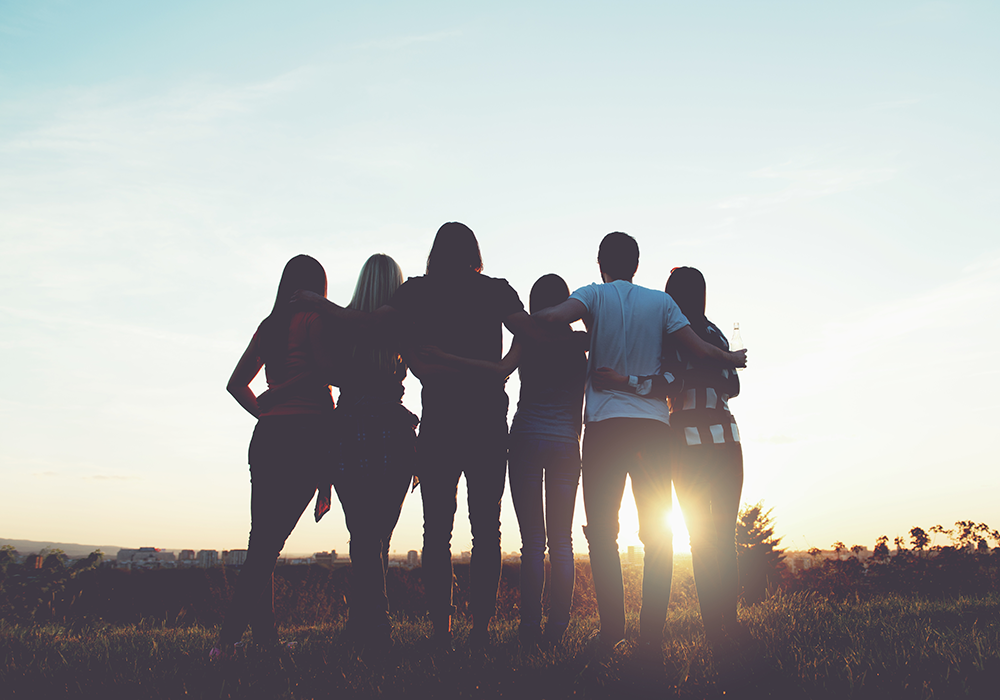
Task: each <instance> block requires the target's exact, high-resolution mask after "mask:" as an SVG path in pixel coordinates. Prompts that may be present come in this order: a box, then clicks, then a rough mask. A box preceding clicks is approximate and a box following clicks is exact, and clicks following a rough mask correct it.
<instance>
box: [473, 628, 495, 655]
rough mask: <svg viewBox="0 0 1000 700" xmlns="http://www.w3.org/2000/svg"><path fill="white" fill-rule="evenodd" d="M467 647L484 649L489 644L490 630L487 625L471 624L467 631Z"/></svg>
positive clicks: (475, 649) (476, 649)
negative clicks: (470, 629) (469, 630)
mask: <svg viewBox="0 0 1000 700" xmlns="http://www.w3.org/2000/svg"><path fill="white" fill-rule="evenodd" d="M468 645H469V648H470V649H472V650H473V651H485V650H486V649H488V648H489V646H490V630H489V628H488V627H476V626H475V625H473V627H472V631H471V632H469V641H468Z"/></svg>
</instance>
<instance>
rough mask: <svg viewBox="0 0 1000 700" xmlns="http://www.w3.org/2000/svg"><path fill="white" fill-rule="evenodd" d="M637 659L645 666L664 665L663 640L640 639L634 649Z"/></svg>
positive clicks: (658, 666) (655, 666)
mask: <svg viewBox="0 0 1000 700" xmlns="http://www.w3.org/2000/svg"><path fill="white" fill-rule="evenodd" d="M633 654H634V655H635V658H636V660H637V661H638V662H639V663H640V664H641V665H642V666H643V667H645V668H662V667H663V642H662V641H660V640H645V639H640V640H639V641H638V642H636V644H635V649H634V651H633Z"/></svg>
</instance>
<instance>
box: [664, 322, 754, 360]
mask: <svg viewBox="0 0 1000 700" xmlns="http://www.w3.org/2000/svg"><path fill="white" fill-rule="evenodd" d="M670 337H671V338H673V339H674V340H676V341H677V342H678V343H680V345H682V346H683V347H684V349H685V350H687V351H688V352H689V353H691V355H692V356H693V357H695V358H697V359H709V360H717V361H718V362H720V363H722V364H725V365H733V366H734V367H746V366H747V351H746V349H743V350H737V351H735V352H728V351H726V350H723V349H722V348H717V347H715V346H714V345H712V344H711V343H706V342H705V341H704V340H702V339H701V338H699V337H698V334H697V333H695V332H694V331H693V330H691V326H684V327H683V328H681V329H680V330H677V331H674V332H673V333H671V334H670Z"/></svg>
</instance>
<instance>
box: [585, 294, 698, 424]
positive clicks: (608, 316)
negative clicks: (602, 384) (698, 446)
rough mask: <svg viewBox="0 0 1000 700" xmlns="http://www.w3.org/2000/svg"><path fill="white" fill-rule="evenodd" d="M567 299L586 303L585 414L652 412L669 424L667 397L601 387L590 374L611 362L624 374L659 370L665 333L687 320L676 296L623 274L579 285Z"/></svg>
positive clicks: (596, 417) (589, 418)
mask: <svg viewBox="0 0 1000 700" xmlns="http://www.w3.org/2000/svg"><path fill="white" fill-rule="evenodd" d="M570 299H576V300H578V301H580V302H581V303H582V304H583V305H584V306H585V307H587V311H586V312H585V313H584V315H583V322H584V323H585V324H586V326H587V330H588V331H590V360H589V363H588V366H587V375H588V376H587V404H586V410H585V411H584V420H585V421H586V422H587V423H596V422H598V421H602V420H607V419H608V418H651V419H653V420H658V421H660V422H662V423H667V424H668V425H669V424H670V411H669V410H668V408H667V402H666V401H656V400H653V399H648V398H645V397H642V396H637V395H636V394H635V392H634V391H633V390H632V389H628V390H627V391H599V390H597V389H595V388H594V387H593V386H591V384H590V374H591V373H592V372H593V371H594V370H596V369H597V368H598V367H610V368H611V369H613V370H615V371H616V372H618V373H619V374H624V375H625V376H629V375H635V376H637V377H641V376H648V375H652V374H660V373H661V370H660V358H661V356H662V355H663V338H664V336H665V335H666V334H669V333H673V332H675V331H678V330H680V329H681V328H683V327H684V326H687V325H689V324H688V320H687V318H685V316H684V314H682V313H681V310H680V309H679V308H678V307H677V304H676V303H674V300H673V299H671V298H670V295H668V294H666V293H664V292H658V291H656V290H655V289H647V288H646V287H640V286H638V285H635V284H632V283H631V282H626V281H625V280H615V281H614V282H608V283H605V284H591V285H588V286H586V287H581V288H580V289H577V290H576V291H575V292H573V294H571V295H570Z"/></svg>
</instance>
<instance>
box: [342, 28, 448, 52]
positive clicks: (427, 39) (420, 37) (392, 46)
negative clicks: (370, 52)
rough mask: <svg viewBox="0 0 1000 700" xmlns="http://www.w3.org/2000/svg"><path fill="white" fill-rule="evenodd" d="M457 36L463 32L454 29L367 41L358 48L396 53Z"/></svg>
mask: <svg viewBox="0 0 1000 700" xmlns="http://www.w3.org/2000/svg"><path fill="white" fill-rule="evenodd" d="M457 36H462V32H461V31H460V30H457V29H454V30H451V31H446V32H434V33H432V34H417V35H415V36H403V37H395V38H391V39H377V40H375V41H367V42H365V43H363V44H359V45H358V48H361V49H382V50H388V51H396V50H398V49H402V48H405V47H407V46H412V45H413V44H430V43H434V42H438V41H445V40H446V39H451V38H453V37H457Z"/></svg>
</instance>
